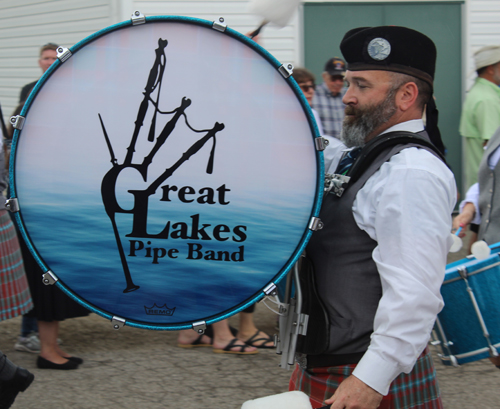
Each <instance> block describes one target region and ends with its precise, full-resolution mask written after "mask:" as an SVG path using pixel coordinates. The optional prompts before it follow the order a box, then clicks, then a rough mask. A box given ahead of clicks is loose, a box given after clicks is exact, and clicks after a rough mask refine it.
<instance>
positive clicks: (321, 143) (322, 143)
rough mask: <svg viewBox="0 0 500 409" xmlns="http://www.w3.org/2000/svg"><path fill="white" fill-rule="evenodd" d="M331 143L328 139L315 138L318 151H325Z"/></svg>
mask: <svg viewBox="0 0 500 409" xmlns="http://www.w3.org/2000/svg"><path fill="white" fill-rule="evenodd" d="M329 143H330V142H329V141H328V139H326V138H322V137H319V138H315V139H314V144H315V145H316V150H317V151H324V150H325V149H326V147H327V146H328V144H329Z"/></svg>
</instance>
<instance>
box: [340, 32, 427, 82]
mask: <svg viewBox="0 0 500 409" xmlns="http://www.w3.org/2000/svg"><path fill="white" fill-rule="evenodd" d="M340 50H341V51H342V54H343V55H344V58H345V60H346V61H347V69H348V70H350V71H368V70H383V71H393V72H399V73H403V74H408V75H412V76H414V77H416V78H419V79H421V80H424V81H426V82H428V83H429V84H430V85H431V86H432V84H433V80H434V71H435V67H436V46H435V45H434V43H433V42H432V40H431V39H430V38H429V37H427V36H425V35H424V34H422V33H419V32H418V31H415V30H412V29H410V28H406V27H397V26H382V27H360V28H355V29H352V30H350V31H348V32H347V33H346V35H345V36H344V38H343V39H342V42H341V43H340Z"/></svg>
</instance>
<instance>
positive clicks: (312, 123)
mask: <svg viewBox="0 0 500 409" xmlns="http://www.w3.org/2000/svg"><path fill="white" fill-rule="evenodd" d="M148 22H179V23H187V24H193V25H198V26H204V27H206V28H211V29H213V24H214V22H213V21H209V20H203V19H199V18H194V17H183V16H149V17H146V18H145V24H147V23H148ZM132 25H133V23H132V20H127V21H124V22H121V23H117V24H114V25H111V26H108V27H106V28H104V29H101V30H99V31H97V32H95V33H94V34H91V35H89V36H88V37H86V38H84V39H83V40H81V41H79V42H78V43H76V44H75V45H73V46H72V47H70V48H69V51H70V52H71V53H72V54H74V53H75V52H77V51H78V50H79V49H81V48H83V47H84V46H85V45H87V44H89V43H91V42H92V41H94V40H95V39H97V38H99V37H102V36H104V35H106V34H108V33H110V32H112V31H115V30H119V29H122V28H125V27H129V26H132ZM221 34H223V35H229V36H231V37H233V38H235V39H236V40H238V41H240V42H243V43H245V44H246V45H247V46H249V47H250V48H252V49H253V50H254V51H256V52H257V53H259V54H260V55H261V56H262V57H263V58H264V59H266V60H267V61H268V62H269V63H270V64H271V65H272V67H274V68H275V69H276V70H278V69H279V68H280V67H281V66H282V65H283V64H282V63H280V62H279V61H278V60H277V59H276V58H275V57H274V56H273V55H272V54H270V53H269V52H268V51H267V50H266V49H264V48H263V47H261V46H260V45H259V44H257V43H256V42H255V41H253V40H252V39H250V38H248V37H247V36H245V35H243V34H241V33H239V32H237V31H235V30H233V29H231V28H229V27H226V28H225V31H224V32H223V33H221ZM61 64H62V62H61V61H60V60H59V59H58V60H56V61H55V62H54V63H53V64H52V65H51V66H50V67H49V68H48V69H47V71H46V72H45V73H44V74H43V75H42V77H41V78H40V79H39V80H38V82H37V83H36V85H35V87H34V88H33V90H32V91H31V93H30V95H29V96H28V98H27V100H26V102H25V104H24V106H23V108H22V110H21V112H20V114H19V115H20V116H23V117H26V115H27V113H28V112H29V109H30V107H31V105H32V102H33V100H34V99H35V98H36V95H37V94H38V92H39V90H40V89H41V88H42V86H43V85H44V84H45V82H46V81H47V80H48V79H49V78H50V76H51V75H52V74H53V73H54V72H55V71H56V70H57V69H58V67H59V66H60V65H61ZM284 80H285V81H286V82H287V83H288V85H289V86H290V87H291V88H292V90H293V91H294V93H295V96H296V97H297V98H298V100H299V101H300V104H301V106H302V108H303V110H304V113H305V114H306V117H307V119H308V122H309V128H310V129H311V131H312V134H313V141H312V143H314V140H315V139H317V138H321V135H320V134H319V128H318V125H317V123H316V120H315V119H314V115H313V113H312V110H311V107H310V106H309V103H308V102H307V100H306V98H305V96H304V94H303V93H302V91H301V89H300V87H299V86H298V84H297V82H296V81H295V80H294V78H293V77H292V76H289V77H288V78H284ZM20 134H21V131H20V130H18V129H15V131H14V135H13V138H12V147H11V156H10V163H9V186H10V198H11V199H14V198H17V193H16V182H15V172H14V168H15V158H16V153H17V142H18V139H19V137H20ZM315 152H316V165H317V182H316V193H315V199H314V204H313V208H312V211H311V215H310V216H311V218H313V217H318V215H319V211H320V208H321V203H322V199H323V187H324V172H325V168H324V162H323V152H322V151H320V150H318V149H315ZM14 219H15V221H16V224H17V226H18V227H19V231H20V232H21V235H22V237H23V239H24V240H25V242H26V245H27V247H28V248H29V250H30V252H31V254H32V255H33V257H34V259H35V260H36V262H37V263H38V265H39V266H40V267H41V268H42V270H43V271H45V272H51V270H50V268H49V267H48V266H47V265H46V264H45V263H44V261H43V260H42V259H41V257H40V256H39V254H38V253H37V251H36V250H35V247H34V245H33V243H32V242H31V239H30V237H29V235H28V233H27V231H26V229H25V226H24V223H23V220H22V216H21V211H18V212H16V213H14ZM312 234H313V231H312V230H310V229H309V227H308V226H305V231H304V233H303V235H302V238H301V240H300V243H299V246H297V248H296V249H295V252H294V253H293V255H292V257H291V258H290V259H289V260H288V262H287V263H285V265H284V266H283V267H282V268H281V271H280V272H278V273H277V274H279V275H278V276H276V280H274V281H273V280H271V281H270V282H268V283H267V286H268V285H270V284H272V283H273V284H276V283H278V282H279V281H281V280H282V279H283V278H284V277H285V276H286V275H287V274H288V272H289V271H290V270H291V269H292V267H293V266H294V264H295V263H296V262H297V261H298V259H299V258H300V256H301V254H302V253H303V251H304V250H305V247H306V246H307V243H308V241H309V239H310V238H311V235H312ZM53 273H54V274H55V275H56V276H57V272H53ZM55 285H57V286H58V288H60V289H61V290H62V291H63V292H64V293H65V294H67V295H68V296H69V297H70V298H72V299H73V300H75V301H76V302H78V303H79V304H81V305H83V306H84V307H85V308H87V309H88V310H89V311H91V312H93V313H95V314H97V315H100V316H102V317H104V318H107V319H109V320H112V319H113V318H114V317H115V316H114V315H112V314H110V313H108V312H106V311H103V310H101V309H100V308H97V307H95V306H94V305H92V304H90V303H89V302H87V301H86V300H84V299H82V298H80V297H78V296H77V295H75V294H74V293H73V292H72V291H71V290H70V289H69V288H67V287H66V286H65V285H63V284H62V283H60V282H59V281H57V282H56V283H55ZM267 286H266V287H267ZM266 287H264V288H262V289H261V290H262V291H261V292H260V293H259V294H258V295H256V296H254V297H253V298H252V299H250V300H249V301H247V302H246V303H245V304H242V305H240V306H237V307H233V308H232V309H231V310H230V311H228V312H226V313H224V314H220V315H218V316H217V317H216V318H213V319H207V320H206V324H207V325H208V324H212V323H214V322H217V321H221V320H223V319H226V318H229V317H230V316H233V315H235V314H237V313H238V312H240V311H242V310H244V309H246V308H247V307H249V306H251V305H253V304H255V303H256V302H258V301H260V300H261V299H262V298H264V296H265V294H264V292H263V290H264V289H265V288H266ZM125 325H128V326H131V327H136V328H142V329H150V330H181V329H191V328H192V324H185V325H183V324H176V325H175V327H173V326H172V325H170V326H168V325H163V324H162V325H154V324H148V323H145V322H140V321H135V320H128V319H126V322H125Z"/></svg>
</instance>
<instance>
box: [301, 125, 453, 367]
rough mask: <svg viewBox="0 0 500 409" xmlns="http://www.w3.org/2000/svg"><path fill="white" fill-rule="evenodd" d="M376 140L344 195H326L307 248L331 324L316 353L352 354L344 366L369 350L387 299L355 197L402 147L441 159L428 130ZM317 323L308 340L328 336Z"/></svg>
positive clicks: (356, 165) (362, 157) (311, 327)
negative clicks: (379, 311)
mask: <svg viewBox="0 0 500 409" xmlns="http://www.w3.org/2000/svg"><path fill="white" fill-rule="evenodd" d="M371 142H372V141H371ZM371 142H370V143H368V144H367V145H366V146H365V148H363V150H362V152H361V154H360V156H359V157H358V158H357V159H356V162H355V163H354V165H353V167H352V168H351V170H353V171H354V173H351V171H349V173H348V174H347V176H351V180H350V182H349V183H348V184H347V186H346V188H345V191H344V192H343V194H342V196H340V197H339V196H337V195H335V194H333V193H329V194H326V195H325V197H324V199H323V203H322V207H321V211H320V215H319V218H320V219H321V221H322V222H323V223H324V227H323V229H321V230H318V231H316V232H314V234H313V235H312V237H311V240H310V241H309V244H308V245H307V248H306V253H307V258H308V259H309V261H310V262H311V263H312V266H313V270H314V280H315V287H316V292H317V296H318V297H319V299H320V301H321V302H322V303H323V306H324V308H325V310H326V313H327V316H328V321H329V334H328V335H329V336H328V339H327V340H326V342H325V347H326V349H325V350H324V351H322V352H319V351H318V350H317V348H316V349H315V351H314V352H312V354H318V352H319V353H320V354H334V355H344V356H345V355H347V356H348V357H349V358H348V359H349V360H352V361H353V362H343V363H356V362H357V361H358V360H359V359H360V358H361V356H362V355H363V354H364V352H366V350H367V348H368V346H369V344H370V335H371V334H372V332H373V320H374V316H375V313H376V311H377V307H378V303H379V300H380V298H381V296H382V287H381V283H380V276H379V274H378V270H377V267H376V265H375V262H374V261H373V259H372V252H373V250H374V249H375V247H376V246H377V243H376V242H375V241H374V240H372V239H371V238H370V237H369V236H368V234H367V233H366V232H365V231H363V230H361V229H360V228H359V227H358V225H357V224H356V221H355V220H354V216H353V211H352V208H353V204H354V200H355V198H356V195H357V193H358V191H359V190H360V189H361V188H362V187H363V186H364V184H365V183H366V181H367V180H368V179H369V178H370V177H371V176H372V175H373V174H374V173H375V172H376V171H377V170H378V169H379V168H380V167H381V166H382V165H383V164H384V163H385V162H386V161H388V160H389V159H390V158H391V157H392V156H393V155H396V154H397V153H399V152H400V151H401V150H403V149H406V148H410V147H419V148H423V149H426V150H428V151H430V152H432V153H434V154H435V155H436V156H438V157H441V156H440V154H439V153H438V152H437V151H436V150H435V148H434V147H433V145H432V144H430V142H429V141H428V137H427V134H426V133H425V132H423V133H419V134H411V133H408V132H392V133H390V134H387V135H382V136H380V137H377V138H376V139H375V140H374V143H371ZM441 159H443V160H444V158H442V157H441ZM363 161H364V163H361V162H363ZM356 172H357V173H356ZM305 297H307V292H306V293H305ZM306 304H308V302H307V301H306ZM304 312H305V313H307V311H304ZM315 322H317V321H315V320H314V319H313V320H311V319H310V323H309V326H308V329H307V336H306V338H310V337H315V336H316V334H318V333H321V331H322V332H323V333H324V332H325V328H324V326H323V327H322V328H317V327H316V328H315ZM326 331H328V329H326ZM302 341H304V340H302ZM306 344H307V342H306ZM299 345H302V346H301V347H299V349H298V351H299V352H303V353H306V354H311V351H308V350H307V346H304V344H303V343H300V342H299ZM316 347H317V345H316ZM301 348H302V350H301ZM352 357H357V358H352ZM308 360H309V356H308ZM308 366H309V365H308ZM316 366H328V365H316Z"/></svg>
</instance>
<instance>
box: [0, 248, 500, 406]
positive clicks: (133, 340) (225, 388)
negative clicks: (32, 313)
mask: <svg viewBox="0 0 500 409" xmlns="http://www.w3.org/2000/svg"><path fill="white" fill-rule="evenodd" d="M461 257H463V253H459V254H457V255H453V256H452V257H451V259H457V258H461ZM231 320H232V321H233V324H234V325H235V326H236V325H237V320H235V319H234V317H233V318H232V319H231ZM255 320H256V322H257V323H258V324H259V325H260V327H261V328H262V329H264V330H265V331H267V332H268V333H271V334H272V333H274V332H275V330H274V326H275V320H276V316H275V315H274V314H273V313H272V312H270V311H268V310H267V309H266V307H265V306H264V305H262V304H259V305H258V307H257V311H256V316H255ZM19 327H20V319H19V318H16V319H13V320H10V321H4V322H1V323H0V347H1V349H2V350H3V352H4V353H6V354H7V355H8V356H9V358H10V359H12V360H13V361H14V362H16V363H17V364H19V365H22V366H24V367H26V368H28V369H29V370H30V371H32V372H33V373H34V374H35V376H36V378H35V382H34V383H33V385H32V386H31V387H30V388H29V389H28V390H27V391H26V392H25V393H23V394H19V396H18V398H17V400H16V402H15V404H14V405H13V408H14V409H16V408H17V409H41V408H43V409H47V408H51V409H66V408H68V409H70V408H71V409H91V408H92V409H94V408H100V409H116V408H120V409H160V408H172V409H173V408H175V409H180V408H183V409H195V408H208V409H216V408H217V409H239V408H240V407H241V404H242V403H243V402H244V401H246V400H248V399H255V398H258V397H262V396H267V395H271V394H275V393H281V392H284V391H286V390H287V386H288V378H289V376H290V372H289V371H286V370H283V369H281V368H279V367H278V361H279V360H278V356H277V355H276V354H275V353H274V352H273V351H261V352H260V353H259V354H258V355H250V356H234V355H221V354H214V353H213V352H212V351H211V349H210V348H199V349H196V350H186V349H181V348H178V347H177V346H176V337H177V334H176V333H175V332H170V331H165V332H159V331H158V332H154V331H147V330H140V329H136V328H131V327H124V328H122V329H121V330H119V331H116V330H113V329H112V328H111V323H110V322H108V321H107V320H105V319H104V318H102V317H99V316H97V315H94V314H92V315H90V316H89V317H85V318H76V319H72V320H67V321H64V322H62V323H61V331H60V337H61V338H62V340H63V342H64V347H65V348H66V350H67V351H68V352H70V353H73V354H74V355H77V356H80V357H82V358H84V359H85V363H84V364H83V365H82V366H81V367H80V369H78V370H75V371H54V370H40V369H37V368H36V366H35V360H36V355H33V354H28V353H24V352H16V351H14V349H13V346H14V343H15V340H16V337H17V334H18V331H19ZM435 362H436V367H437V371H438V380H439V383H440V386H441V390H442V395H443V401H444V404H445V407H446V408H448V409H462V408H464V409H465V408H467V409H471V408H480V409H493V408H499V407H500V400H499V398H498V395H497V392H495V391H498V388H499V386H500V371H499V370H498V369H496V368H495V367H494V366H493V365H491V364H490V363H489V361H488V360H483V361H478V362H473V363H469V364H466V365H463V366H461V367H459V368H452V367H448V366H444V365H442V364H441V363H440V361H439V359H438V358H437V357H435Z"/></svg>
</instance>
